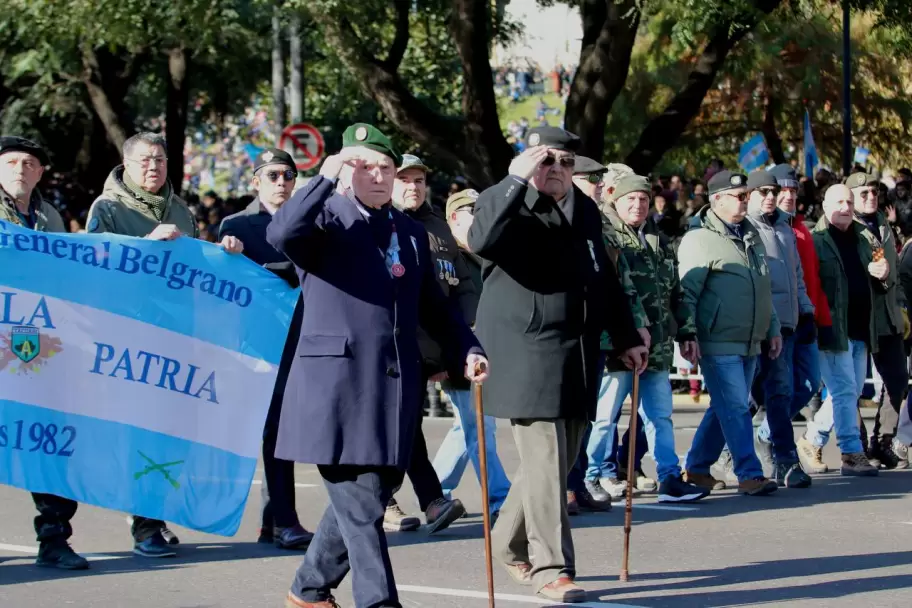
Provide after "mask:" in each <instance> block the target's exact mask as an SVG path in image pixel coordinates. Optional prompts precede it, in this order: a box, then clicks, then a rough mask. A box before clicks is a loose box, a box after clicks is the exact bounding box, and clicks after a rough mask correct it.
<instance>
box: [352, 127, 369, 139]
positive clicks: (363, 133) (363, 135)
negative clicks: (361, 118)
mask: <svg viewBox="0 0 912 608" xmlns="http://www.w3.org/2000/svg"><path fill="white" fill-rule="evenodd" d="M355 139H357V140H358V141H364V140H365V139H367V127H358V130H357V131H355Z"/></svg>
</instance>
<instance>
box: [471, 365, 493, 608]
mask: <svg viewBox="0 0 912 608" xmlns="http://www.w3.org/2000/svg"><path fill="white" fill-rule="evenodd" d="M486 370H487V365H485V364H484V363H479V364H478V366H477V367H476V368H475V371H476V373H477V374H481V373H484V372H485V371H486ZM474 388H475V426H476V429H477V432H478V465H479V466H478V468H479V469H480V473H481V480H480V481H481V510H482V514H483V520H484V524H483V525H484V542H485V566H486V567H487V575H488V605H489V606H490V607H491V608H494V570H493V566H492V565H491V514H490V512H489V510H488V451H487V449H486V447H487V446H486V445H485V423H484V407H483V405H482V400H481V385H480V384H476V385H475V387H474Z"/></svg>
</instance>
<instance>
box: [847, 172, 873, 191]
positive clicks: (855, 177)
mask: <svg viewBox="0 0 912 608" xmlns="http://www.w3.org/2000/svg"><path fill="white" fill-rule="evenodd" d="M844 183H845V185H846V186H848V187H849V188H861V187H863V186H876V185H877V184H878V183H879V180H878V179H877V178H876V177H874V176H873V175H871V174H870V173H853V174H852V175H850V176H848V177H847V178H846V179H845V182H844Z"/></svg>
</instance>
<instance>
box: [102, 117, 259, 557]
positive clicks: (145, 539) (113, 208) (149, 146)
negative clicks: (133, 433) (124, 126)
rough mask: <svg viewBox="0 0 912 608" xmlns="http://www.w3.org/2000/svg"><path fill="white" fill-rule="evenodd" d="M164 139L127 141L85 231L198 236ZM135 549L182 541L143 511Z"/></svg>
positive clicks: (136, 521) (236, 245) (160, 553)
mask: <svg viewBox="0 0 912 608" xmlns="http://www.w3.org/2000/svg"><path fill="white" fill-rule="evenodd" d="M166 150H167V146H166V144H165V138H164V137H162V136H161V135H158V134H155V133H138V134H136V135H134V136H133V137H131V138H130V139H128V140H127V141H125V142H124V145H123V160H124V162H123V164H122V165H119V166H117V167H115V168H114V170H113V171H111V174H110V175H109V176H108V179H107V181H106V182H105V185H104V189H103V190H102V192H101V195H100V196H99V197H98V198H97V199H95V202H94V203H92V207H91V208H90V209H89V216H88V219H87V220H86V232H94V233H99V232H110V233H112V234H121V235H125V236H133V237H140V238H147V239H152V240H155V241H170V240H174V239H176V238H178V237H180V236H182V235H187V236H191V237H193V238H198V237H199V228H198V227H197V225H196V219H195V218H194V217H193V213H192V212H191V211H190V209H189V208H188V207H187V203H185V202H184V201H183V200H181V198H180V197H179V196H177V194H176V193H175V192H174V189H173V188H172V186H171V183H170V182H169V181H168V157H167V155H166ZM220 245H221V247H222V248H223V249H225V251H227V252H228V253H241V252H243V250H244V244H243V243H242V242H241V241H240V240H239V239H238V238H237V237H234V236H226V237H225V238H223V239H222V242H221V243H220ZM132 533H133V541H134V545H133V553H135V554H137V555H141V556H143V557H173V556H175V555H176V553H175V551H174V550H173V549H171V548H170V547H169V546H168V545H176V544H178V543H179V541H178V539H177V536H175V535H174V533H173V532H171V530H169V529H168V528H167V526H166V525H165V522H163V521H160V520H157V519H148V518H146V517H141V516H139V515H134V516H133V518H132Z"/></svg>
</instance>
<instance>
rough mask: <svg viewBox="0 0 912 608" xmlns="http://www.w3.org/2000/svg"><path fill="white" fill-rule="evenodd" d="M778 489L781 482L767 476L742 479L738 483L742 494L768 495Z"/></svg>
mask: <svg viewBox="0 0 912 608" xmlns="http://www.w3.org/2000/svg"><path fill="white" fill-rule="evenodd" d="M778 489H779V484H777V483H776V482H775V481H770V480H769V479H767V478H766V477H757V478H756V479H748V480H747V481H742V482H740V483H739V484H738V490H739V491H740V492H741V493H742V494H747V495H748V496H766V495H767V494H772V493H773V492H775V491H776V490H778Z"/></svg>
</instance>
